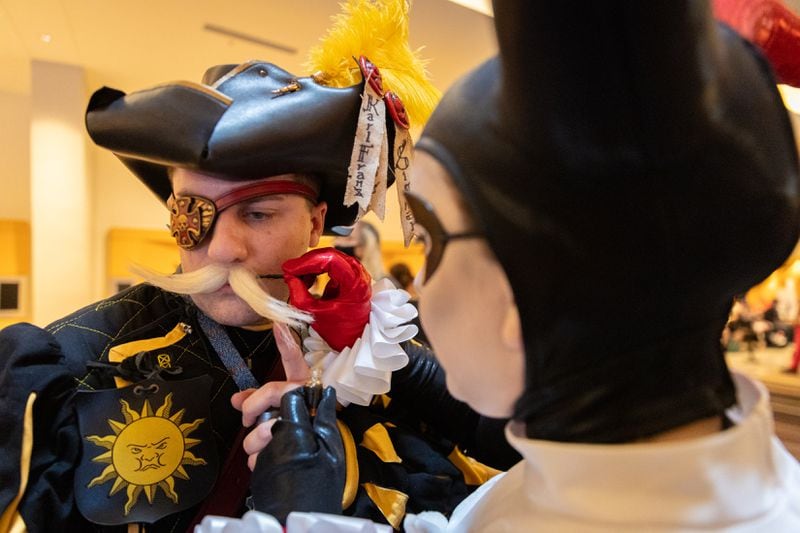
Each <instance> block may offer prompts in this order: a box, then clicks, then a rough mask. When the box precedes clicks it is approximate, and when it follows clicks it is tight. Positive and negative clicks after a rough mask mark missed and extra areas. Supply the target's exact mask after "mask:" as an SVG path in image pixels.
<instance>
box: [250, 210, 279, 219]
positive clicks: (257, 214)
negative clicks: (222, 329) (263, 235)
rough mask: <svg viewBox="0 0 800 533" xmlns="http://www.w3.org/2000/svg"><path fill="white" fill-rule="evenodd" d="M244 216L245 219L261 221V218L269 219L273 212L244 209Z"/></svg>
mask: <svg viewBox="0 0 800 533" xmlns="http://www.w3.org/2000/svg"><path fill="white" fill-rule="evenodd" d="M244 216H245V218H246V219H247V220H255V221H262V220H269V219H270V218H272V217H273V216H274V215H273V213H267V212H264V211H246V212H245V213H244Z"/></svg>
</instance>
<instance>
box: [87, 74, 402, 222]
mask: <svg viewBox="0 0 800 533" xmlns="http://www.w3.org/2000/svg"><path fill="white" fill-rule="evenodd" d="M354 66H355V65H354ZM202 81H203V82H202V84H198V83H192V82H177V83H170V84H165V85H159V86H156V87H153V88H150V89H146V90H142V91H137V92H134V93H131V94H125V93H123V92H121V91H118V90H115V89H111V88H107V87H104V88H102V89H99V90H98V91H96V92H95V93H94V95H93V96H92V98H91V100H90V102H89V105H88V109H87V112H86V127H87V129H88V132H89V135H90V136H91V138H92V140H93V141H94V142H95V143H97V144H98V145H99V146H102V147H103V148H107V149H109V150H111V151H112V152H114V154H115V155H116V156H117V157H119V159H120V160H121V161H122V162H123V163H124V164H125V165H126V166H127V167H128V168H129V169H130V170H131V171H132V172H133V173H134V174H135V175H136V176H137V177H138V178H139V179H141V180H142V181H143V182H144V183H145V185H147V186H148V187H149V188H150V190H152V191H153V192H154V193H155V194H156V195H157V196H158V197H159V198H161V200H162V201H166V200H167V198H168V197H169V195H170V194H171V186H170V182H169V174H168V173H169V169H170V168H172V167H179V168H186V169H191V170H195V171H198V172H203V173H207V174H210V175H215V176H219V177H222V178H224V179H230V180H233V181H238V180H251V179H257V178H265V177H269V176H275V175H278V174H286V173H308V174H313V175H315V176H317V177H318V178H319V179H320V181H321V184H322V190H321V192H320V199H321V200H326V201H327V202H328V215H327V219H326V229H328V230H329V229H330V228H333V227H335V226H347V225H350V224H352V223H353V221H354V220H355V218H356V216H357V214H358V211H357V206H356V205H355V204H354V205H351V206H349V207H346V206H345V205H343V201H342V200H343V198H344V191H345V186H346V183H347V176H348V166H349V164H350V159H351V152H352V150H353V139H354V136H355V133H356V126H357V122H358V118H359V106H360V105H361V100H362V98H361V94H362V92H363V91H364V85H365V83H364V81H363V80H362V82H361V83H359V84H356V85H353V86H351V87H344V88H335V87H328V86H325V85H322V84H320V83H318V82H317V81H316V80H315V78H314V77H297V76H295V75H293V74H291V73H289V72H287V71H285V70H284V69H282V68H280V67H278V66H276V65H274V64H272V63H266V62H262V61H249V62H247V63H243V64H241V65H238V66H236V65H220V66H216V67H212V68H211V69H209V70H208V71H207V72H206V73H205V75H204V76H203V80H202ZM387 115H388V114H387ZM386 122H387V132H391V133H390V134H392V133H393V131H394V123H393V121H392V120H387V121H386ZM388 179H389V181H390V182H391V181H392V180H393V177H392V174H391V172H390V173H389V176H388Z"/></svg>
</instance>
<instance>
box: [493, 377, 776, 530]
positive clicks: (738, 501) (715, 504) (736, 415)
mask: <svg viewBox="0 0 800 533" xmlns="http://www.w3.org/2000/svg"><path fill="white" fill-rule="evenodd" d="M734 381H735V384H736V388H737V395H738V405H737V406H736V407H735V408H733V409H731V411H730V413H729V415H730V417H731V419H732V420H734V422H735V423H736V424H737V425H736V426H734V427H732V428H729V429H728V430H726V431H722V432H720V433H717V434H714V435H711V436H707V437H702V438H697V439H691V440H683V441H673V442H666V443H635V444H623V445H597V444H572V443H558V442H549V441H541V440H532V439H526V438H525V437H524V428H523V426H522V425H521V424H519V423H511V424H509V425H508V427H507V428H506V435H507V437H508V439H509V441H510V442H511V444H512V445H513V446H514V447H515V448H516V449H517V450H518V451H519V452H520V453H521V454H522V455H523V457H524V458H525V459H526V463H524V465H525V466H524V473H523V478H524V479H523V484H524V487H525V490H524V492H525V494H526V495H527V498H528V499H530V500H531V501H532V504H533V505H535V506H537V507H540V508H542V507H543V508H546V509H548V510H550V511H551V512H554V513H557V514H560V515H565V516H573V517H575V518H576V519H580V520H587V521H589V522H605V523H616V522H625V523H628V524H630V523H636V522H645V523H649V524H658V523H661V524H669V523H672V522H674V520H675V518H676V517H681V520H682V522H683V524H684V525H696V526H698V527H703V525H708V524H714V525H715V526H719V525H721V523H720V522H721V521H722V522H723V523H724V522H727V523H735V522H737V521H741V520H747V519H752V518H755V517H756V516H759V515H761V514H763V513H766V512H768V510H769V509H771V508H773V507H774V505H775V504H776V502H777V500H778V499H780V498H782V497H783V496H782V493H781V487H782V485H783V484H784V480H782V479H781V469H780V468H779V467H778V465H776V463H779V462H780V461H781V458H782V457H783V456H782V455H780V454H777V453H774V450H773V447H772V446H773V444H772V442H771V438H770V436H771V435H772V433H773V431H772V430H773V421H772V415H771V411H770V407H769V395H768V393H767V390H766V388H765V387H764V386H763V385H762V384H760V383H757V382H755V381H752V380H750V379H748V378H746V377H744V376H741V375H734Z"/></svg>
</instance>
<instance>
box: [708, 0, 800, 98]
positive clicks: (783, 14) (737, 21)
mask: <svg viewBox="0 0 800 533" xmlns="http://www.w3.org/2000/svg"><path fill="white" fill-rule="evenodd" d="M713 6H714V16H715V17H716V18H717V19H718V20H721V21H723V22H725V23H727V24H728V25H730V26H731V27H732V28H733V29H735V30H736V31H737V32H738V33H739V34H740V35H741V36H742V37H744V38H745V39H747V40H748V41H750V42H752V43H754V44H755V45H757V46H758V47H759V48H761V50H762V52H763V53H764V55H765V56H767V59H768V60H769V62H770V63H771V64H772V69H773V70H774V71H775V74H776V75H777V77H778V81H779V82H780V83H786V84H788V85H792V86H794V87H800V17H798V16H797V15H796V14H794V13H792V11H791V10H790V9H789V8H788V7H787V6H786V4H784V3H783V2H782V1H780V0H714V2H713Z"/></svg>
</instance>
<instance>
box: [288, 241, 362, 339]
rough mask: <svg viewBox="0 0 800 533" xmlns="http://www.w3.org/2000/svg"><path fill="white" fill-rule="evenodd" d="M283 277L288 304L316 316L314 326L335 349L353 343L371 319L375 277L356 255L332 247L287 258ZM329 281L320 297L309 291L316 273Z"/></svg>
mask: <svg viewBox="0 0 800 533" xmlns="http://www.w3.org/2000/svg"><path fill="white" fill-rule="evenodd" d="M281 268H282V269H283V279H284V280H286V284H287V285H288V286H289V303H290V304H292V305H293V306H295V307H297V308H298V309H302V310H303V311H307V312H309V313H311V314H312V315H314V323H313V324H312V327H313V328H314V330H315V331H316V332H317V333H319V335H320V337H322V338H323V339H325V342H327V343H328V345H329V346H330V347H331V348H333V349H334V350H336V351H338V352H341V351H342V350H343V349H344V348H347V347H351V346H353V343H355V342H356V340H357V339H358V338H359V337H361V335H362V334H363V332H364V326H366V324H367V323H368V322H369V311H370V300H371V298H372V280H371V278H370V276H369V274H368V273H367V271H366V270H364V267H363V266H362V265H361V263H359V262H358V260H357V259H355V258H354V257H350V256H349V255H346V254H343V253H342V252H340V251H338V250H335V249H333V248H318V249H316V250H311V251H310V252H308V253H306V254H304V255H302V256H300V257H298V258H296V259H289V260H288V261H286V262H285V263H284V264H283V265H282V266H281ZM323 273H327V274H328V276H330V281H328V284H327V285H326V286H325V291H324V292H323V294H322V297H321V298H315V297H314V296H313V295H312V294H311V293H309V292H308V288H309V287H311V286H312V285H313V284H314V281H315V280H316V279H317V276H319V275H320V274H323Z"/></svg>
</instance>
